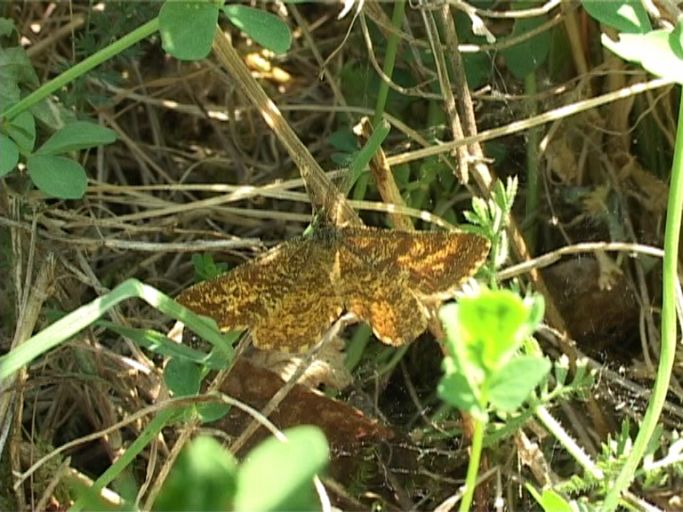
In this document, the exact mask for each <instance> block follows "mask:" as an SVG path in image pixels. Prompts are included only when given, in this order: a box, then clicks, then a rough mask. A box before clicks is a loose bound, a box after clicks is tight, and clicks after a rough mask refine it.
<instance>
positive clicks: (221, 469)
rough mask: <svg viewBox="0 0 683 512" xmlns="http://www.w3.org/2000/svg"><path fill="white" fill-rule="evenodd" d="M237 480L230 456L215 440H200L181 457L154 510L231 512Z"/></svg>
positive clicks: (205, 438) (193, 442)
mask: <svg viewBox="0 0 683 512" xmlns="http://www.w3.org/2000/svg"><path fill="white" fill-rule="evenodd" d="M236 479H237V463H236V462H235V459H234V457H233V456H232V455H231V454H230V452H228V451H227V450H226V449H225V448H223V447H222V446H221V445H220V444H219V443H218V442H217V441H216V440H215V439H213V438H211V437H206V436H202V437H198V438H196V439H194V440H193V441H192V443H191V444H190V445H189V446H188V447H187V448H186V449H184V450H183V451H182V453H181V454H180V456H179V457H178V460H177V461H176V463H175V464H174V466H173V469H172V470H171V473H170V474H169V476H168V479H167V480H166V482H165V483H164V486H163V488H162V489H161V492H160V494H159V498H158V499H157V501H156V502H155V503H154V506H153V510H159V511H166V510H168V511H171V510H173V511H195V510H228V509H230V508H231V504H232V501H233V498H234V496H235V489H236Z"/></svg>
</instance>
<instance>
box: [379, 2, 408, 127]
mask: <svg viewBox="0 0 683 512" xmlns="http://www.w3.org/2000/svg"><path fill="white" fill-rule="evenodd" d="M405 12H406V2H405V0H398V1H397V2H396V3H395V4H394V13H393V15H392V16H391V24H392V26H393V27H394V28H395V29H396V30H400V29H401V25H402V24H403V18H404V17H405ZM398 43H399V36H398V34H397V33H394V32H391V33H390V34H389V38H388V39H387V51H386V54H385V55H384V64H383V65H382V71H384V74H385V75H386V76H387V77H389V78H391V77H392V75H393V74H394V66H395V65H396V54H397V52H398ZM388 96H389V84H388V83H386V82H385V81H384V80H382V81H381V82H380V84H379V92H378V93H377V102H376V103H375V116H374V117H373V119H372V125H373V126H374V127H377V126H379V123H380V121H381V120H382V118H383V117H384V109H385V108H386V105H387V97H388Z"/></svg>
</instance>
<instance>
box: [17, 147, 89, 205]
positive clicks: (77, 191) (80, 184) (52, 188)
mask: <svg viewBox="0 0 683 512" xmlns="http://www.w3.org/2000/svg"><path fill="white" fill-rule="evenodd" d="M26 166H27V167H28V175H29V176H30V177H31V181H33V183H34V185H35V186H36V187H38V189H40V190H41V191H43V192H44V193H45V194H46V195H48V196H51V197H57V198H59V199H80V198H81V197H83V195H84V194H85V190H86V188H87V186H88V178H87V176H86V174H85V169H83V167H82V166H81V164H79V163H78V162H76V161H74V160H71V159H70V158H65V157H63V156H53V155H31V156H30V157H28V159H27V161H26Z"/></svg>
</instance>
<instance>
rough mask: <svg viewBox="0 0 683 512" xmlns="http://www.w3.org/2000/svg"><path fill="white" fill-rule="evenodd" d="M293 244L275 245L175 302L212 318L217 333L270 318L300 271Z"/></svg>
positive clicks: (195, 288)
mask: <svg viewBox="0 0 683 512" xmlns="http://www.w3.org/2000/svg"><path fill="white" fill-rule="evenodd" d="M296 243H297V242H296V241H292V242H285V243H283V244H280V245H278V246H277V247H275V248H274V249H272V250H271V251H269V252H267V253H266V254H264V255H262V256H260V257H258V258H255V259H253V260H250V261H247V262H246V263H243V264H241V265H239V266H238V267H235V268H234V269H232V270H230V271H229V272H226V273H225V274H222V275H220V276H218V277H216V278H214V279H209V280H207V281H203V282H201V283H198V284H196V285H194V286H191V287H190V288H188V289H187V290H184V291H183V292H181V293H180V294H179V295H178V297H176V300H177V301H178V302H179V303H180V304H182V305H183V306H185V307H187V308H189V309H191V310H192V311H194V312H195V313H198V314H200V315H204V316H208V317H211V318H213V319H214V320H215V321H216V323H217V324H218V327H219V328H220V329H221V330H224V331H228V330H241V329H246V328H248V327H251V326H253V325H255V324H257V323H258V322H259V321H261V320H262V319H264V318H266V317H268V316H270V315H272V314H273V311H274V310H276V309H277V306H278V304H279V303H280V302H281V301H282V299H283V296H285V295H286V294H287V293H289V287H290V285H291V282H292V280H293V279H296V276H297V275H298V273H299V272H300V271H301V269H302V267H301V265H302V257H301V254H300V253H299V251H297V250H295V248H294V244H296Z"/></svg>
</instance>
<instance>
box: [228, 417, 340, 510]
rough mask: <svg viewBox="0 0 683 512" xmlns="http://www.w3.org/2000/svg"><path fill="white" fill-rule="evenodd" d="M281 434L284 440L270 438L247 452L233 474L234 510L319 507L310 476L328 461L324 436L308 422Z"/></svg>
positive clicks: (327, 450) (320, 469) (312, 508)
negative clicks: (237, 472) (234, 478)
mask: <svg viewBox="0 0 683 512" xmlns="http://www.w3.org/2000/svg"><path fill="white" fill-rule="evenodd" d="M285 434H286V435H287V438H288V439H289V441H288V442H286V443H283V442H280V441H278V440H276V439H275V438H270V439H267V440H265V441H264V442H263V443H261V444H260V445H259V446H258V447H256V448H255V449H254V450H252V451H251V452H250V453H249V456H248V457H247V460H246V461H245V462H244V464H242V467H241V468H240V471H239V475H238V477H237V495H236V496H235V507H234V508H235V510H263V511H266V510H274V511H275V510H314V509H318V508H319V504H318V503H317V500H316V497H315V494H314V492H313V482H312V478H313V476H314V475H315V474H317V473H319V472H320V471H322V469H323V468H324V467H325V466H326V465H327V462H328V460H329V448H328V446H327V440H326V439H325V435H324V434H323V433H322V431H321V430H320V429H319V428H317V427H313V426H309V425H304V426H300V427H295V428H292V429H289V430H287V431H285Z"/></svg>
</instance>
